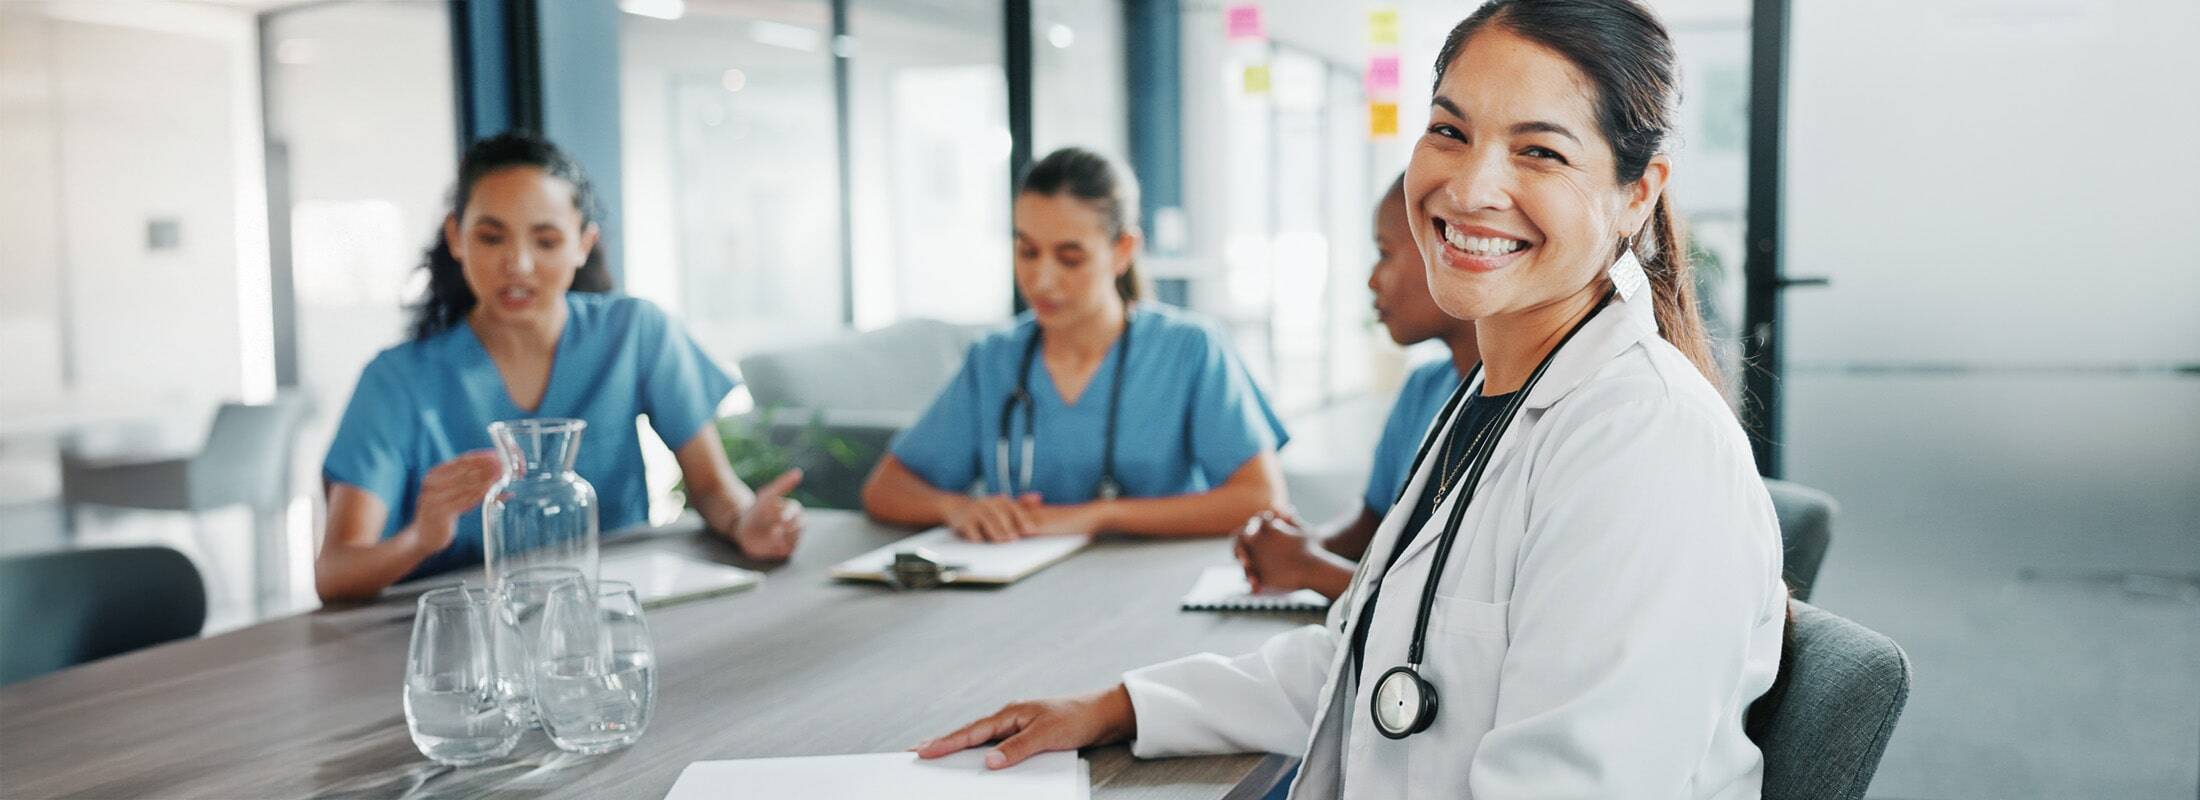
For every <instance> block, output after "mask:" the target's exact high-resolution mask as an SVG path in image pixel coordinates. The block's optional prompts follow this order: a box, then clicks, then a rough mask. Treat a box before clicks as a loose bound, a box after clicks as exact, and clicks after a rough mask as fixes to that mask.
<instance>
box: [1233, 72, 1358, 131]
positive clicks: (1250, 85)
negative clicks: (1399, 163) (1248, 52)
mask: <svg viewBox="0 0 2200 800" xmlns="http://www.w3.org/2000/svg"><path fill="white" fill-rule="evenodd" d="M1245 93H1246V94H1267V93H1268V65H1267V64H1254V65H1251V66H1248V67H1246V68H1245ZM1393 110H1395V109H1393ZM1392 126H1393V127H1396V123H1393V124H1392Z"/></svg>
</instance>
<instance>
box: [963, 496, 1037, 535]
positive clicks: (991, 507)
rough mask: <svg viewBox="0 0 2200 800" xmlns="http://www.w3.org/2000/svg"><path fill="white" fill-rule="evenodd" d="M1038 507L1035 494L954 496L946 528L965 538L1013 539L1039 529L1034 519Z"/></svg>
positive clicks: (1033, 532)
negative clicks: (1019, 495) (1018, 496)
mask: <svg viewBox="0 0 2200 800" xmlns="http://www.w3.org/2000/svg"><path fill="white" fill-rule="evenodd" d="M1039 508H1040V505H1039V496H1038V495H1036V494H1026V495H1024V496H1023V497H1021V498H1018V499H1014V500H1011V499H1009V498H1007V497H1003V496H1000V495H986V496H984V497H967V498H957V499H956V500H955V502H954V503H953V504H952V505H950V506H949V507H948V509H947V527H948V528H949V529H950V530H953V531H954V532H955V535H957V536H960V537H962V538H963V539H964V540H967V541H972V542H1013V541H1016V540H1017V539H1021V538H1024V537H1026V536H1030V535H1032V534H1035V533H1038V532H1039V527H1038V525H1037V523H1036V520H1035V519H1034V518H1033V512H1034V511H1036V510H1038V509H1039Z"/></svg>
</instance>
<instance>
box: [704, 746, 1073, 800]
mask: <svg viewBox="0 0 2200 800" xmlns="http://www.w3.org/2000/svg"><path fill="white" fill-rule="evenodd" d="M985 751H986V749H985V748H976V749H971V750H964V751H962V752H960V753H956V754H954V755H950V756H945V757H942V758H938V759H932V760H925V759H920V758H918V757H917V754H915V753H867V754H863V755H848V756H802V757H796V758H753V759H742V760H737V761H697V762H695V763H693V764H689V765H688V766H687V769H686V770H684V771H682V772H681V773H680V780H679V781H678V782H676V783H674V784H672V791H671V792H670V793H667V794H666V795H665V800H718V799H719V798H735V797H737V798H744V800H745V799H746V798H759V799H760V800H762V799H767V798H797V799H798V800H812V799H813V798H825V797H885V798H896V799H897V800H900V799H901V798H908V799H909V800H920V799H921V798H956V800H996V799H997V800H1086V798H1089V797H1091V795H1092V778H1091V777H1090V775H1089V773H1088V772H1087V767H1086V766H1085V761H1084V759H1081V758H1078V757H1077V754H1076V753H1071V752H1056V753H1041V754H1039V755H1036V756H1032V757H1031V758H1028V759H1025V760H1024V761H1023V762H1022V763H1019V764H1017V765H1016V766H1013V767H1009V768H1007V769H999V770H989V769H986V768H985Z"/></svg>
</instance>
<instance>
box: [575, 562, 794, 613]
mask: <svg viewBox="0 0 2200 800" xmlns="http://www.w3.org/2000/svg"><path fill="white" fill-rule="evenodd" d="M596 572H597V575H599V576H600V577H602V579H604V580H607V581H626V582H627V583H631V584H634V593H635V594H636V595H639V596H640V597H641V600H642V605H644V606H653V607H654V606H661V605H667V604H670V603H675V602H678V601H681V600H686V599H689V598H695V597H706V596H710V595H718V594H725V593H727V592H737V591H740V590H742V589H747V588H750V587H753V586H755V585H757V584H759V583H762V582H763V580H764V575H763V573H760V572H755V571H753V570H746V569H742V568H740V567H735V566H729V565H726V564H718V563H714V562H710V561H703V560H700V559H695V558H689V557H687V556H683V555H679V554H676V553H667V552H665V551H662V550H636V551H633V552H625V553H619V554H617V555H610V556H605V557H604V559H603V561H602V563H600V564H598V565H597V566H596Z"/></svg>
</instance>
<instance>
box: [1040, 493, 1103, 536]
mask: <svg viewBox="0 0 2200 800" xmlns="http://www.w3.org/2000/svg"><path fill="white" fill-rule="evenodd" d="M1024 497H1025V498H1027V499H1029V500H1031V501H1032V502H1031V510H1030V513H1031V524H1032V526H1033V532H1034V533H1038V534H1041V535H1048V536H1091V535H1093V534H1095V533H1099V532H1100V531H1101V530H1102V529H1104V528H1106V527H1107V513H1106V506H1105V504H1106V503H1107V501H1106V500H1094V501H1092V502H1089V503H1078V504H1075V505H1066V506H1050V505H1045V504H1043V503H1040V502H1038V496H1037V495H1024Z"/></svg>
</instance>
